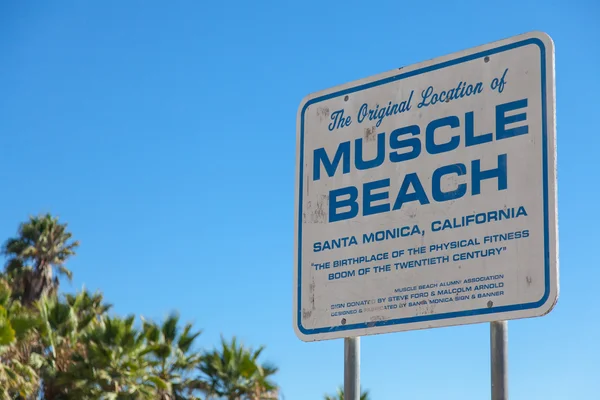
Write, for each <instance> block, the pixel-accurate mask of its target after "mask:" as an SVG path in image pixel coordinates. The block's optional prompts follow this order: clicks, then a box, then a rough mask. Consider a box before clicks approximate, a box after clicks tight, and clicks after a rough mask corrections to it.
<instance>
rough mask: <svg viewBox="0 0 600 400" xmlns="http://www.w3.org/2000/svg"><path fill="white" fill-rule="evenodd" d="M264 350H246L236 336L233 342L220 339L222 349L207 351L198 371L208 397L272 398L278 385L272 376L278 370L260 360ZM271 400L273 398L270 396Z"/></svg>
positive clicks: (242, 399)
mask: <svg viewBox="0 0 600 400" xmlns="http://www.w3.org/2000/svg"><path fill="white" fill-rule="evenodd" d="M263 350H264V347H259V348H258V349H256V350H253V349H251V348H246V347H244V346H243V345H241V344H239V345H238V342H237V339H236V338H235V337H234V338H233V339H232V340H231V342H229V343H228V342H227V341H225V339H223V338H221V348H220V349H215V350H212V351H210V352H206V353H205V354H204V355H203V357H202V360H201V362H200V363H199V365H198V369H199V370H200V372H201V378H200V379H201V380H202V381H203V382H204V386H205V387H204V390H205V393H206V394H207V396H209V397H207V398H210V396H213V397H225V398H226V399H227V400H262V399H267V398H270V396H271V393H272V392H273V391H274V390H276V389H277V385H276V384H275V383H274V382H273V381H272V380H271V377H272V376H273V375H274V374H275V373H277V371H278V368H276V367H275V366H273V365H271V364H268V363H265V364H261V363H259V361H258V358H259V357H260V355H261V353H262V352H263ZM271 398H272V397H271Z"/></svg>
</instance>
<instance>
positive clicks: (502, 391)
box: [490, 321, 508, 400]
mask: <svg viewBox="0 0 600 400" xmlns="http://www.w3.org/2000/svg"><path fill="white" fill-rule="evenodd" d="M490 355H491V367H492V400H508V322H507V321H494V322H491V323H490Z"/></svg>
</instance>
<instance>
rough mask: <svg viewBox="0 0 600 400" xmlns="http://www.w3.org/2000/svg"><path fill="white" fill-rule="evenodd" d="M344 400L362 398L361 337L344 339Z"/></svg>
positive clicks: (358, 399)
mask: <svg viewBox="0 0 600 400" xmlns="http://www.w3.org/2000/svg"><path fill="white" fill-rule="evenodd" d="M344 400H360V338H359V337H350V338H345V339H344Z"/></svg>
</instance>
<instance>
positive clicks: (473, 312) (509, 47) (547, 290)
mask: <svg viewBox="0 0 600 400" xmlns="http://www.w3.org/2000/svg"><path fill="white" fill-rule="evenodd" d="M528 45H537V46H538V47H539V48H540V55H541V57H540V59H541V78H542V82H541V83H542V86H541V89H542V90H541V95H542V158H543V161H542V164H543V165H542V171H543V191H544V199H543V201H544V264H545V265H544V272H545V291H544V295H543V296H542V298H541V299H540V300H539V301H536V302H532V303H525V304H515V305H507V306H500V307H490V308H480V309H475V310H467V311H459V312H449V313H444V314H437V315H420V316H414V317H407V318H398V319H392V320H385V321H376V322H364V323H358V324H351V325H339V326H332V327H323V328H316V329H306V328H304V327H303V326H302V301H301V300H302V196H303V192H304V184H303V181H304V180H303V172H304V171H303V169H304V114H305V112H306V109H307V108H308V107H309V106H310V105H312V104H315V103H318V102H321V101H325V100H328V99H332V98H334V97H339V96H345V95H347V94H350V93H355V92H358V91H361V90H365V89H369V88H372V87H376V86H381V85H385V84H388V83H391V82H395V81H399V80H402V79H406V78H410V77H413V76H416V75H421V74H424V73H427V72H431V71H436V70H440V69H443V68H446V67H450V66H453V65H457V64H461V63H464V62H467V61H472V60H475V59H477V58H482V57H486V56H490V55H493V54H498V53H502V52H504V51H508V50H513V49H516V48H519V47H523V46H528ZM546 63H547V60H546V46H545V45H544V42H542V40H540V39H538V38H530V39H525V40H522V41H519V42H516V43H511V44H508V45H504V46H500V47H497V48H494V49H489V50H485V51H481V52H478V53H474V54H471V55H468V56H464V57H460V58H457V59H454V60H450V61H445V62H442V63H439V64H435V65H431V66H428V67H424V68H421V69H418V70H414V71H410V72H406V73H402V74H398V75H394V76H391V77H388V78H384V79H381V80H378V81H374V82H370V83H366V84H363V85H360V86H356V87H353V88H348V89H344V90H340V91H338V92H334V93H330V94H327V95H324V96H321V97H317V98H314V99H311V100H309V101H307V102H306V104H305V105H304V107H303V108H302V113H301V116H300V172H299V174H300V175H299V176H300V179H299V182H300V187H299V194H300V198H299V207H298V209H299V211H298V216H297V218H298V265H297V268H298V282H297V284H298V287H297V294H298V303H297V306H298V310H297V317H296V318H297V325H298V329H299V331H300V332H302V333H303V334H305V335H315V334H320V333H330V332H336V331H347V330H354V329H366V328H374V327H380V326H388V325H401V324H410V323H416V322H426V321H434V320H441V319H453V318H461V317H469V316H474V315H483V314H496V313H504V312H511V311H522V310H528V309H535V308H539V307H542V306H543V305H544V304H545V303H546V301H547V300H548V298H549V296H550V231H549V226H548V221H549V218H548V217H549V216H548V212H549V210H548V127H547V124H548V120H547V112H548V110H547V104H546V103H547V100H546V91H547V88H546Z"/></svg>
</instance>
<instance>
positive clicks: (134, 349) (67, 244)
mask: <svg viewBox="0 0 600 400" xmlns="http://www.w3.org/2000/svg"><path fill="white" fill-rule="evenodd" d="M78 246H79V242H77V241H74V240H73V239H72V234H71V233H70V232H69V231H68V230H67V224H63V223H60V222H59V221H58V219H57V218H55V217H52V216H51V215H44V216H39V217H31V218H29V220H28V221H27V222H25V223H23V224H21V225H20V226H19V229H18V233H17V236H16V237H14V238H10V239H8V240H7V241H6V242H5V244H4V246H3V248H2V252H3V254H4V255H5V256H6V265H5V271H4V273H3V274H0V400H33V399H43V400H146V399H147V400H200V399H201V398H202V399H208V398H213V399H214V396H223V397H225V398H226V399H228V400H264V399H276V398H277V397H274V393H275V392H276V390H277V385H276V384H275V383H274V381H273V380H272V379H273V376H274V375H275V374H276V372H277V368H276V367H275V366H273V365H270V364H268V363H262V362H260V361H259V357H260V355H261V354H262V352H263V350H264V347H259V348H258V349H252V348H248V347H245V346H243V345H242V344H240V343H238V341H237V339H236V338H235V337H234V338H233V339H232V340H231V341H229V342H228V341H226V340H224V339H222V340H221V346H220V347H219V348H216V349H214V350H211V351H200V350H198V349H197V348H196V340H197V338H198V337H199V336H200V334H201V331H199V330H195V329H194V328H193V326H192V324H190V323H186V324H183V323H181V321H180V319H179V315H178V314H176V313H173V314H171V315H169V316H168V317H167V318H166V319H165V320H164V321H163V322H162V323H156V322H153V321H147V320H144V319H142V320H141V324H136V318H135V317H134V316H128V317H126V318H121V317H118V316H112V315H109V314H108V312H109V311H110V309H111V307H112V306H111V305H110V304H107V303H105V301H104V298H103V296H102V294H100V293H90V292H88V291H86V290H81V291H79V292H77V293H74V294H64V295H60V296H59V295H58V294H57V289H58V284H59V280H58V277H55V276H54V273H55V272H56V273H58V276H63V277H66V278H68V279H71V277H72V273H71V271H70V270H69V269H67V267H66V262H67V260H68V259H69V258H70V257H71V256H73V255H74V254H75V249H76V248H77V247H78Z"/></svg>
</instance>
